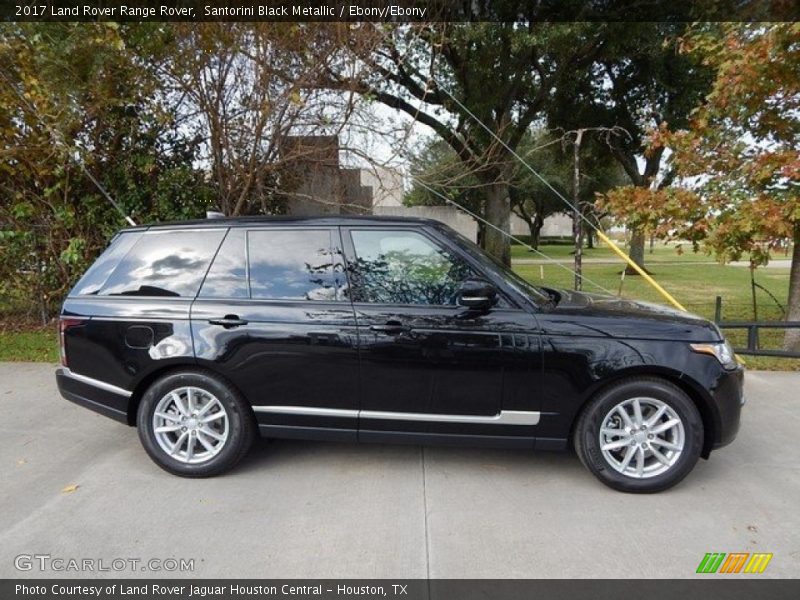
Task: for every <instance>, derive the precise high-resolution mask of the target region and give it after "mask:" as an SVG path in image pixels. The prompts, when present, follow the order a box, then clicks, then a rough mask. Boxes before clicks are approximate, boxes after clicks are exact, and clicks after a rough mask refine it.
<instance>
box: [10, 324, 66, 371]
mask: <svg viewBox="0 0 800 600" xmlns="http://www.w3.org/2000/svg"><path fill="white" fill-rule="evenodd" d="M0 361H29V362H51V363H55V362H58V361H59V357H58V333H57V332H56V326H55V324H54V325H50V326H48V327H37V328H33V329H31V330H29V331H10V330H4V329H0Z"/></svg>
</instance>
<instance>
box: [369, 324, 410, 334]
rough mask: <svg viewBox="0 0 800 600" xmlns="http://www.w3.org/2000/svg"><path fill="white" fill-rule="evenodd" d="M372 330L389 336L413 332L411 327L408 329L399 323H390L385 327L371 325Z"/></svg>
mask: <svg viewBox="0 0 800 600" xmlns="http://www.w3.org/2000/svg"><path fill="white" fill-rule="evenodd" d="M370 329H371V330H372V331H378V332H380V333H385V334H387V335H399V334H401V333H404V332H406V331H411V328H410V327H406V326H405V325H403V324H402V323H400V322H399V321H389V322H387V323H386V324H385V325H370Z"/></svg>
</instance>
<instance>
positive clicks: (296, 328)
mask: <svg viewBox="0 0 800 600" xmlns="http://www.w3.org/2000/svg"><path fill="white" fill-rule="evenodd" d="M345 281H346V280H345V278H344V275H343V264H342V251H341V248H340V244H339V242H338V231H337V230H336V228H330V227H307V228H298V227H291V228H287V227H271V226H270V227H253V228H237V227H234V228H231V230H230V232H229V234H228V236H227V237H226V239H225V241H224V242H223V244H222V247H221V248H220V251H219V253H218V255H217V257H216V259H215V261H214V263H213V265H212V267H211V269H210V270H209V273H208V276H207V277H206V280H205V282H204V283H203V287H202V288H201V290H200V294H199V295H198V298H197V300H196V301H195V302H194V304H193V306H192V330H193V334H194V343H195V353H196V356H197V360H198V361H199V362H200V364H207V365H209V366H212V367H213V368H215V369H216V370H220V371H221V372H222V373H224V374H225V375H226V376H227V377H229V378H230V379H231V381H232V382H233V383H234V384H235V385H236V386H237V387H238V388H239V389H240V390H241V391H242V392H243V393H244V395H245V396H246V397H247V399H248V400H249V401H250V403H251V404H252V405H253V408H254V411H255V413H256V417H257V419H258V422H259V426H260V428H261V430H262V434H264V435H269V436H273V437H317V438H320V439H355V438H356V429H357V416H358V414H357V413H358V394H357V385H358V349H357V341H356V340H357V333H356V328H355V319H354V315H353V309H352V305H351V304H350V301H349V300H348V299H347V298H346V297H345V294H344V289H343V287H344V282H345Z"/></svg>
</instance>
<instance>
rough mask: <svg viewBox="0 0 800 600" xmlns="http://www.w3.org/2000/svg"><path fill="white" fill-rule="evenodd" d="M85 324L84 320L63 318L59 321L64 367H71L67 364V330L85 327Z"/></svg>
mask: <svg viewBox="0 0 800 600" xmlns="http://www.w3.org/2000/svg"><path fill="white" fill-rule="evenodd" d="M83 322H84V319H69V318H65V317H61V318H60V319H59V321H58V346H59V350H60V354H61V366H63V367H69V365H68V364H67V344H66V334H67V329H69V328H70V327H77V326H78V325H83Z"/></svg>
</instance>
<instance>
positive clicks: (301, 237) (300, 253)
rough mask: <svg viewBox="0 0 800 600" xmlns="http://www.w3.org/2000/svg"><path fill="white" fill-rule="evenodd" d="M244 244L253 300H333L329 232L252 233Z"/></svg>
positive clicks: (280, 231) (334, 296)
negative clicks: (248, 262)
mask: <svg viewBox="0 0 800 600" xmlns="http://www.w3.org/2000/svg"><path fill="white" fill-rule="evenodd" d="M247 243H248V254H249V257H250V295H251V297H252V298H263V299H274V300H336V282H335V279H334V274H333V263H334V259H333V252H332V249H331V232H330V231H329V230H327V229H283V230H280V229H276V230H269V229H263V230H251V231H249V232H248V234H247Z"/></svg>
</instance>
